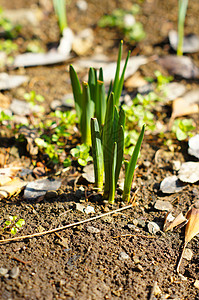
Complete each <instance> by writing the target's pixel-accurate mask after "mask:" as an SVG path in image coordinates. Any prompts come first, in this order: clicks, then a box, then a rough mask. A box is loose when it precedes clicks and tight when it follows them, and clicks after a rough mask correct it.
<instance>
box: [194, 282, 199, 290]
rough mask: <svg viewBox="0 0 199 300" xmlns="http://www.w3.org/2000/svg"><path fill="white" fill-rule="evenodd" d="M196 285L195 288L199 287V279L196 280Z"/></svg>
mask: <svg viewBox="0 0 199 300" xmlns="http://www.w3.org/2000/svg"><path fill="white" fill-rule="evenodd" d="M194 286H195V288H197V289H199V280H196V281H195V282H194Z"/></svg>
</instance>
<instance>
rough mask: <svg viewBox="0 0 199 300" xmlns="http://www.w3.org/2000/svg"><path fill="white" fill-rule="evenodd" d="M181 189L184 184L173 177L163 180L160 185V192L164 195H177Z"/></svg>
mask: <svg viewBox="0 0 199 300" xmlns="http://www.w3.org/2000/svg"><path fill="white" fill-rule="evenodd" d="M183 188H184V184H183V183H182V182H180V180H179V179H178V177H177V176H175V175H174V176H168V177H166V178H164V179H163V180H162V182H161V184H160V190H161V191H162V192H163V193H165V194H172V193H178V192H180V191H182V190H183Z"/></svg>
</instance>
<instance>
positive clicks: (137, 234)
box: [0, 0, 199, 300]
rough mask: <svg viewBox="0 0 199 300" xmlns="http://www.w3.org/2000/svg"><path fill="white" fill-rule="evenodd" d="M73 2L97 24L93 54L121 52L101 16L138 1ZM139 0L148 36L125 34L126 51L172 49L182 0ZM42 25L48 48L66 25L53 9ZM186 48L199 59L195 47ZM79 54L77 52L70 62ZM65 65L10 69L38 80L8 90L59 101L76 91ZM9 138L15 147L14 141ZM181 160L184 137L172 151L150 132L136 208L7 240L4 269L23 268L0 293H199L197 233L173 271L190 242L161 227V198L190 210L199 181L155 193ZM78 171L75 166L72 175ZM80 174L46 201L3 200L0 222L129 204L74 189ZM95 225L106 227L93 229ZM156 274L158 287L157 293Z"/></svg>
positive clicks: (82, 22) (74, 22)
mask: <svg viewBox="0 0 199 300" xmlns="http://www.w3.org/2000/svg"><path fill="white" fill-rule="evenodd" d="M47 2H48V1H45V0H40V1H39V0H38V1H36V0H31V1H26V0H12V1H5V0H0V6H2V7H3V8H5V9H18V8H23V7H30V6H32V7H36V6H37V5H38V6H39V7H42V9H45V4H46V3H47ZM76 2H77V1H70V3H68V24H70V27H71V29H73V30H74V32H78V31H79V30H80V29H83V28H86V27H89V26H91V27H92V28H93V30H94V33H95V42H94V45H93V48H92V49H91V50H90V53H88V55H91V54H93V53H95V47H97V46H98V47H101V48H102V49H103V53H105V54H107V55H109V56H110V58H111V59H114V60H115V59H116V57H117V51H118V45H119V41H120V39H121V38H123V37H122V33H121V32H119V31H117V30H115V29H107V28H106V29H100V28H99V27H98V26H97V21H98V20H99V19H100V17H101V16H102V15H103V14H104V13H107V12H111V11H112V10H113V9H114V8H116V7H120V8H128V7H130V6H131V4H132V2H135V1H130V0H125V1H120V0H117V1H116V0H115V1H113V0H111V1H108V2H107V1H105V0H101V1H95V0H88V1H87V2H88V10H87V12H86V15H83V14H82V15H80V14H79V12H78V9H77V7H76ZM138 3H139V4H140V6H141V13H140V15H139V16H138V19H139V20H140V21H141V22H142V23H143V25H144V29H145V32H146V38H145V39H144V40H143V41H141V42H140V43H137V44H129V43H127V42H126V41H125V40H124V45H125V51H124V56H126V53H127V50H128V49H131V50H132V52H133V53H134V54H136V55H137V54H144V55H147V56H151V55H154V54H156V55H163V54H168V53H174V52H173V50H171V49H170V46H169V44H168V38H167V35H168V31H169V30H170V29H172V28H174V29H176V28H177V1H173V0H167V1H161V0H146V1H138ZM198 9H199V4H198V1H197V0H192V1H189V6H188V12H187V18H186V26H185V33H190V32H191V33H195V34H199V27H198ZM40 25H41V26H40V30H38V29H37V36H39V37H40V39H41V41H42V43H43V45H45V46H46V47H47V45H48V44H49V43H54V42H58V39H59V29H58V26H57V23H56V19H55V17H54V15H53V12H52V11H50V12H49V13H46V19H45V20H44V21H42V22H41V24H40ZM23 34H24V36H25V37H26V38H27V39H28V38H29V39H31V38H33V36H34V31H31V28H27V30H25V29H24V32H23ZM18 43H20V45H21V47H20V48H19V50H20V51H21V52H23V43H22V42H20V41H18ZM189 56H190V57H192V58H193V59H194V62H195V64H196V65H197V66H199V57H198V53H196V54H189ZM76 59H77V57H75V56H74V57H73V58H72V60H71V61H72V62H74V61H75V60H76ZM68 65H69V62H67V63H64V64H60V65H55V66H45V67H35V68H26V69H18V70H10V71H9V72H10V74H12V73H13V74H26V75H28V76H29V77H30V78H31V79H32V81H31V82H32V84H31V85H28V86H26V87H25V88H24V87H22V88H20V89H19V88H16V89H12V90H11V91H6V92H5V93H4V94H5V95H6V96H8V97H9V98H10V99H12V98H13V97H18V98H20V95H21V94H22V90H23V91H24V92H28V91H30V90H32V89H34V90H35V91H36V93H38V94H42V95H43V96H44V97H45V99H46V111H49V103H50V102H51V101H52V100H54V99H58V98H61V97H63V95H64V94H66V93H70V92H71V87H70V80H69V74H68V72H67V70H68ZM157 69H160V70H161V71H162V72H163V73H164V74H167V72H166V71H165V70H163V69H162V68H161V67H160V66H159V65H158V64H157V63H156V62H151V63H149V64H147V65H145V66H142V67H141V68H140V71H141V74H142V75H143V76H151V75H153V72H154V70H157ZM182 82H183V83H185V84H186V85H188V86H189V88H191V87H196V86H197V85H198V80H192V81H188V82H186V81H185V80H182ZM0 136H1V135H0ZM13 136H14V135H13ZM10 138H11V139H10V140H9V139H6V138H3V137H2V136H1V139H0V143H1V145H0V146H1V148H3V147H4V145H6V146H7V145H8V144H9V143H11V141H12V142H13V139H12V136H11V137H10ZM10 146H11V148H13V151H15V152H16V145H15V143H14V142H13V145H10ZM14 149H15V150H14ZM157 151H158V152H157ZM15 155H16V156H15V159H18V160H24V162H25V164H27V165H30V163H31V159H30V157H27V156H26V155H24V156H22V157H20V155H19V153H17V154H16V153H15ZM10 159H11V160H12V159H13V158H10ZM176 159H177V160H180V161H181V162H184V161H186V160H187V159H188V154H187V143H186V142H177V141H175V142H174V145H173V152H172V151H170V150H169V149H168V147H167V146H164V144H163V141H162V140H161V139H160V138H159V137H158V136H154V135H149V136H145V138H144V142H143V146H142V150H141V155H140V158H139V161H138V163H139V168H138V170H137V171H136V176H135V182H134V192H135V191H137V192H136V196H135V206H134V207H132V208H129V209H127V210H123V211H122V212H121V213H118V214H112V215H110V216H108V217H104V218H101V219H98V220H95V221H91V222H88V223H85V224H83V225H80V226H76V227H72V228H69V229H67V230H62V231H59V232H58V235H57V234H55V233H52V234H49V235H45V236H41V237H37V238H32V239H25V240H23V241H18V242H13V243H7V244H1V245H0V268H1V267H3V268H7V269H9V270H11V269H12V268H13V267H18V268H19V274H18V276H16V278H11V277H8V278H6V277H3V276H2V277H1V278H0V299H10V300H11V299H13V300H17V299H27V300H29V299H45V300H51V299H67V300H69V299H70V300H72V299H74V300H80V299H81V300H94V299H96V300H100V299H125V300H126V299H143V300H144V299H150V300H155V299H162V300H163V299H175V300H182V299H188V300H194V299H199V289H197V288H196V287H194V282H195V281H196V280H199V274H198V270H199V264H198V250H199V249H198V237H196V238H194V239H193V240H192V241H191V242H190V243H189V245H188V248H189V249H191V250H192V252H193V257H192V259H191V260H190V261H188V260H185V259H183V261H182V265H181V269H180V270H181V274H182V275H183V276H184V277H183V276H180V275H178V274H177V273H176V265H177V262H178V259H179V256H180V253H181V251H182V247H183V240H184V229H178V230H174V231H173V232H168V233H164V232H163V231H162V230H163V224H164V219H165V211H163V212H162V211H158V210H156V209H155V208H154V203H155V202H156V201H157V200H166V201H169V202H171V203H172V204H173V207H174V210H175V212H176V213H177V212H180V211H182V212H183V213H186V211H187V210H188V208H189V207H190V205H192V204H193V202H194V199H195V196H196V195H197V194H198V193H199V187H198V184H190V185H189V184H188V185H186V187H185V188H184V189H183V191H182V192H179V193H176V194H171V195H165V194H162V193H160V192H159V191H158V189H159V184H160V182H161V181H162V180H163V179H164V178H165V177H166V176H167V175H172V174H173V168H172V164H171V162H172V161H173V160H176ZM75 171H76V169H75V168H73V173H75ZM70 175H71V176H70ZM74 180H75V175H74V174H69V173H66V174H65V175H62V185H61V188H60V189H59V190H58V192H57V194H53V195H51V196H46V197H45V198H44V200H42V201H34V202H30V201H29V202H28V201H25V200H24V198H23V192H22V193H21V194H19V195H17V196H16V197H11V199H9V200H2V201H1V202H0V224H3V222H4V221H5V220H6V218H7V216H8V215H12V216H14V215H17V216H20V218H23V219H24V220H25V222H26V224H25V226H24V227H23V228H22V229H21V230H20V233H19V234H20V235H26V234H32V233H35V232H39V231H43V230H49V229H53V228H56V227H60V226H64V225H67V224H70V223H73V222H78V221H81V220H83V219H86V218H88V217H90V216H95V215H98V214H101V213H105V212H108V211H111V210H114V209H117V208H119V207H123V206H125V205H127V203H123V202H121V198H120V196H119V191H118V197H117V201H116V202H115V204H114V205H110V204H107V203H104V202H103V201H102V200H101V198H100V197H97V196H96V194H95V192H93V191H92V189H91V186H88V185H84V183H82V184H81V182H79V183H77V185H76V188H74ZM80 186H81V189H79V187H80ZM85 195H86V196H89V197H85ZM79 202H80V203H82V204H84V205H86V206H87V205H91V206H93V207H94V208H95V214H92V215H89V216H88V215H86V214H83V213H81V212H78V211H77V210H75V209H74V207H75V204H76V203H79ZM149 221H154V222H156V223H158V224H159V226H160V228H161V231H159V232H158V233H157V234H154V235H152V234H149V232H148V228H147V224H148V222H149ZM89 226H93V227H94V228H95V229H99V230H97V233H92V230H91V229H90V228H89ZM63 239H64V240H63ZM185 277H186V280H185ZM156 282H157V285H158V287H159V288H160V290H161V292H160V293H159V294H158V293H157V294H156V295H155V296H151V291H152V288H153V287H154V284H155V283H156Z"/></svg>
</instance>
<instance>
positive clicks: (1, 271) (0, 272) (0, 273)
mask: <svg viewBox="0 0 199 300" xmlns="http://www.w3.org/2000/svg"><path fill="white" fill-rule="evenodd" d="M7 273H8V269H6V268H3V267H1V268H0V276H5V275H6V274H7Z"/></svg>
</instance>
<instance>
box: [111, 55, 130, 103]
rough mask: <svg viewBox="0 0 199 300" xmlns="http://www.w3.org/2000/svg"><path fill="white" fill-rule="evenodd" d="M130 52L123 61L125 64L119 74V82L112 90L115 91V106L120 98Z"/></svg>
mask: <svg viewBox="0 0 199 300" xmlns="http://www.w3.org/2000/svg"><path fill="white" fill-rule="evenodd" d="M130 54H131V52H130V51H129V52H128V55H127V58H126V61H125V64H124V68H123V71H122V75H121V77H120V80H119V82H118V84H117V85H116V87H115V90H114V92H115V104H116V105H117V106H119V100H120V96H121V93H122V88H123V84H124V75H125V71H126V67H127V63H128V60H129V57H130Z"/></svg>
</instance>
